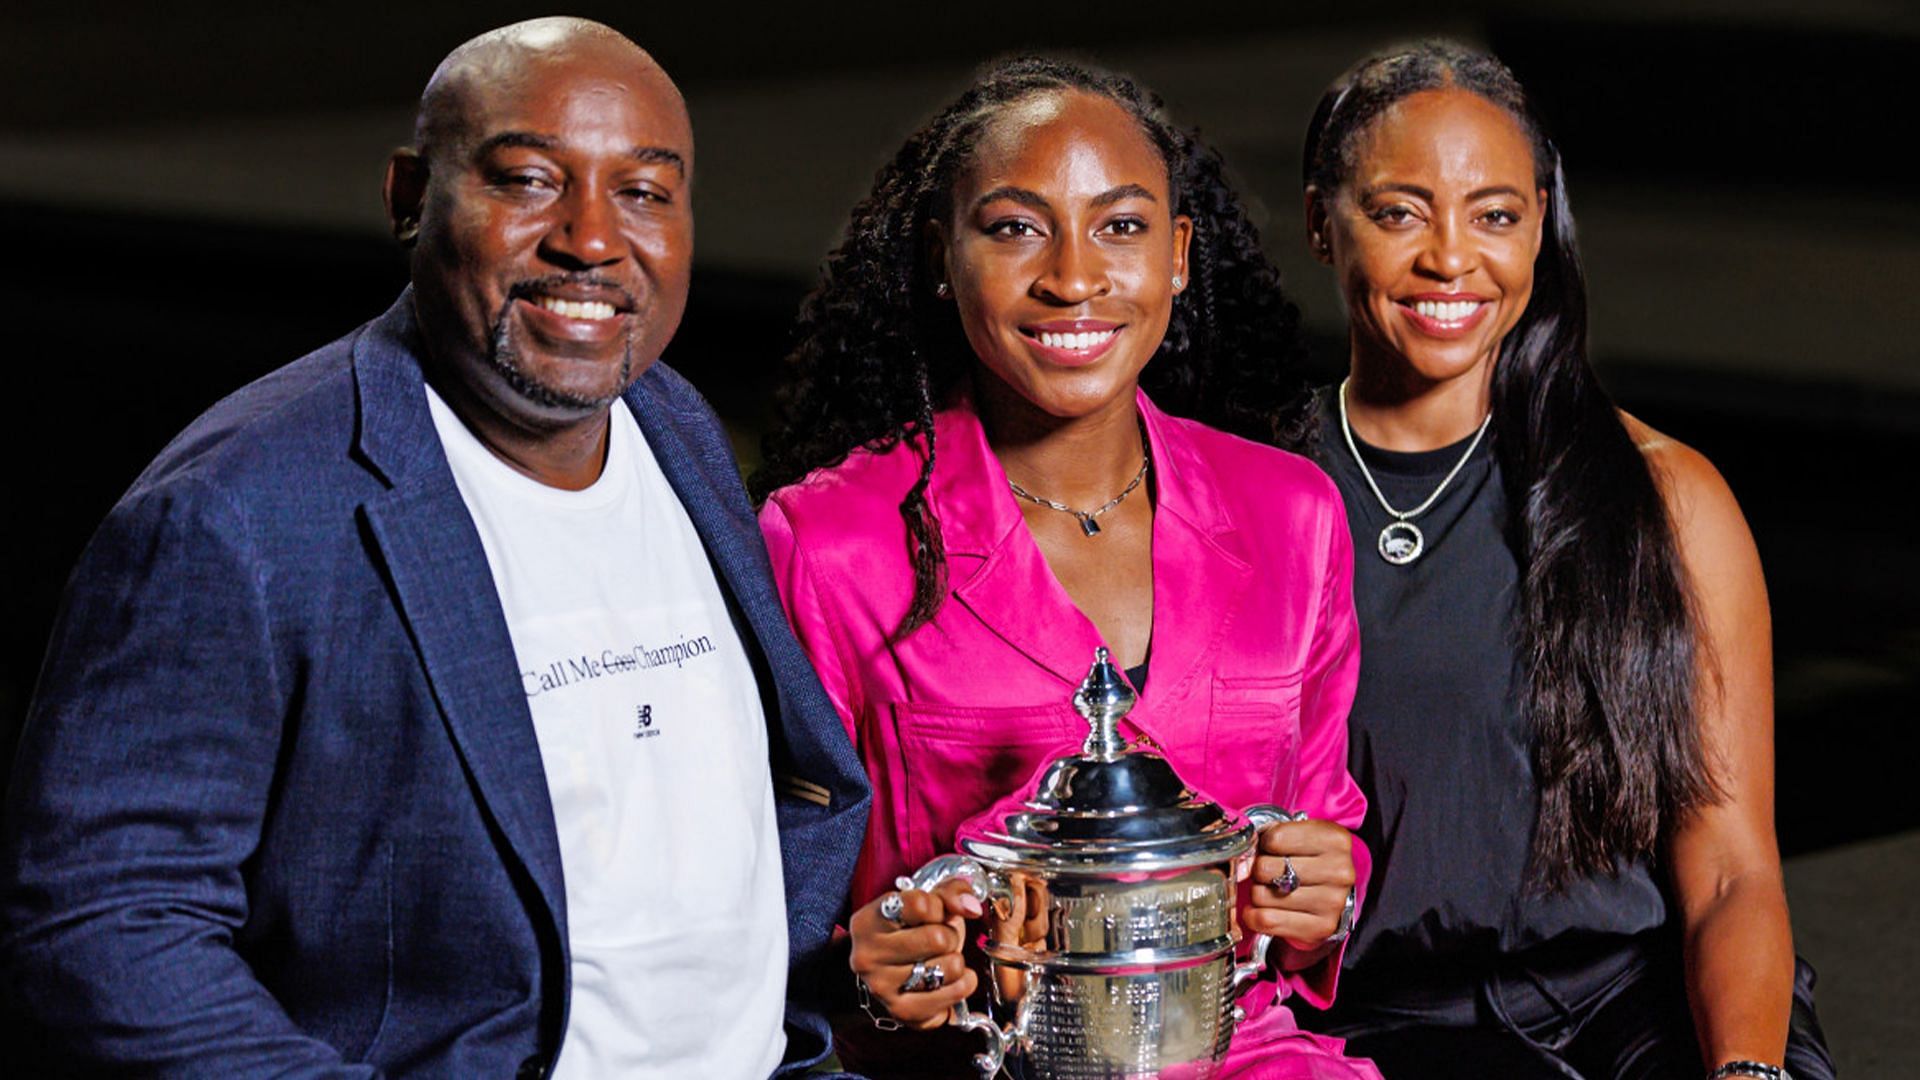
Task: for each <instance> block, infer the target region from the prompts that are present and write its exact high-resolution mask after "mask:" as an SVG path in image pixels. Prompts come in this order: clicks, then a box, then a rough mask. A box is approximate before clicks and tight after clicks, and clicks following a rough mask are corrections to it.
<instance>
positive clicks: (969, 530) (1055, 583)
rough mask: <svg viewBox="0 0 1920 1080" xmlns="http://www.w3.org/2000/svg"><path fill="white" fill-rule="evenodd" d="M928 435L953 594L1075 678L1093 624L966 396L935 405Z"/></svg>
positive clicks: (1009, 639)
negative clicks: (1039, 540) (1048, 554)
mask: <svg viewBox="0 0 1920 1080" xmlns="http://www.w3.org/2000/svg"><path fill="white" fill-rule="evenodd" d="M934 438H935V439H936V440H938V443H939V454H940V459H939V460H940V467H939V468H938V469H936V470H935V475H934V479H933V483H932V484H931V485H930V486H929V488H928V498H929V501H931V502H932V504H933V509H934V513H935V514H936V515H937V516H938V517H939V519H940V529H941V535H942V538H943V539H944V540H945V541H946V545H947V573H948V576H949V581H950V583H951V587H952V590H953V597H954V599H956V600H958V601H959V602H960V603H961V604H962V605H964V606H965V607H966V609H967V610H968V611H970V612H972V613H973V615H974V617H975V618H977V619H979V620H980V621H981V622H982V623H983V624H985V625H986V627H987V628H988V629H989V630H991V631H993V633H994V634H995V635H997V636H998V637H999V638H1000V639H1001V640H1002V641H1005V642H1006V643H1007V645H1008V646H1010V647H1011V648H1013V649H1014V650H1015V651H1016V652H1018V653H1020V654H1021V655H1022V656H1024V657H1026V658H1027V659H1028V660H1031V661H1032V662H1033V663H1035V664H1037V665H1039V666H1040V667H1042V668H1044V669H1046V670H1047V671H1049V672H1052V673H1053V674H1054V675H1055V676H1057V677H1058V678H1060V679H1061V680H1062V681H1063V682H1065V683H1067V684H1068V685H1070V686H1073V685H1078V684H1079V682H1080V680H1081V679H1083V678H1085V677H1086V674H1087V665H1088V664H1090V663H1091V662H1092V658H1093V650H1094V648H1095V647H1096V646H1098V645H1099V644H1100V635H1099V632H1098V631H1097V630H1095V629H1094V626H1093V623H1092V622H1091V621H1090V620H1088V618H1087V617H1086V616H1085V615H1083V614H1081V613H1080V609H1078V608H1076V607H1074V606H1073V602H1072V601H1071V600H1070V599H1068V597H1067V594H1066V590H1064V589H1062V588H1061V587H1060V582H1059V580H1058V579H1056V578H1055V577H1054V576H1053V570H1052V569H1051V568H1050V567H1048V566H1047V560H1046V558H1045V556H1043V555H1041V554H1040V548H1039V546H1038V545H1036V544H1035V543H1034V542H1033V537H1032V535H1031V534H1029V533H1028V532H1027V528H1026V523H1025V522H1024V521H1023V520H1021V517H1020V509H1019V507H1018V506H1016V505H1014V502H1013V497H1012V496H1011V495H1009V494H1008V492H1007V473H1006V470H1005V469H1003V468H1001V467H1000V459H999V458H996V457H994V456H993V451H992V450H991V449H990V448H988V446H987V436H986V432H985V431H984V430H982V428H981V427H980V419H979V417H978V416H976V415H975V414H974V412H973V408H972V406H971V404H970V403H968V402H966V401H962V402H961V403H960V404H958V405H956V406H954V407H953V408H950V409H947V410H945V411H944V412H941V413H940V414H939V415H938V416H937V417H936V418H935V420H934ZM949 465H951V468H949V467H948V466H949Z"/></svg>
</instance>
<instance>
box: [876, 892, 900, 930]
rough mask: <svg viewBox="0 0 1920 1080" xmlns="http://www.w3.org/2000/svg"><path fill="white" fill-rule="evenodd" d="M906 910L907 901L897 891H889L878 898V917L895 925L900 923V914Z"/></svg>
mask: <svg viewBox="0 0 1920 1080" xmlns="http://www.w3.org/2000/svg"><path fill="white" fill-rule="evenodd" d="M906 910H907V901H906V899H905V898H904V897H902V896H901V895H900V894H899V893H897V892H890V893H888V894H887V895H886V896H885V897H883V898H881V900H880V917H881V918H883V919H885V920H887V921H888V922H890V923H892V924H893V925H894V926H895V927H898V926H899V925H900V916H901V915H903V914H905V912H906Z"/></svg>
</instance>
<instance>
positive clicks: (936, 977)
mask: <svg viewBox="0 0 1920 1080" xmlns="http://www.w3.org/2000/svg"><path fill="white" fill-rule="evenodd" d="M946 984H947V972H946V969H945V968H941V967H937V966H936V967H928V966H927V962H926V961H925V960H915V961H914V962H913V970H912V971H910V972H908V973H907V981H906V982H903V983H901V984H900V992H901V993H903V994H918V993H921V992H923V991H927V990H938V989H940V988H941V987H942V986H945V985H946Z"/></svg>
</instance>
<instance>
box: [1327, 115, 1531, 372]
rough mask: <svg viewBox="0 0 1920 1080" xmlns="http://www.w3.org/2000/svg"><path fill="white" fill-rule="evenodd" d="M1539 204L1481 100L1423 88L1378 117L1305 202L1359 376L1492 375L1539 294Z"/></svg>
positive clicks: (1522, 149) (1507, 137) (1499, 123)
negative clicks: (1385, 367)
mask: <svg viewBox="0 0 1920 1080" xmlns="http://www.w3.org/2000/svg"><path fill="white" fill-rule="evenodd" d="M1544 198H1545V193H1544V192H1543V191H1541V190H1540V189H1539V188H1538V187H1537V186H1536V184H1535V182H1534V161H1533V149H1532V147H1531V146H1530V145H1529V143H1528V141H1527V136H1526V134H1525V132H1523V131H1522V130H1521V127H1520V125H1519V124H1518V123H1516V122H1515V121H1514V119H1513V118H1512V117H1511V116H1509V115H1508V114H1507V113H1506V111H1505V110H1503V109H1501V108H1500V107H1499V106H1497V105H1494V104H1493V103H1491V102H1489V101H1487V100H1486V99H1485V98H1482V97H1480V96H1478V95H1476V94H1473V93H1470V92H1467V91H1464V90H1457V89H1452V88H1446V89H1439V90H1426V91H1422V92H1420V93H1416V94H1411V95H1409V96H1407V97H1405V98H1403V99H1401V100H1400V101H1398V102H1396V103H1394V104H1393V105H1392V106H1390V107H1389V108H1388V109H1386V110H1385V111H1384V112H1382V113H1381V114H1380V116H1379V117H1378V118H1376V119H1375V120H1374V121H1373V122H1372V123H1371V124H1370V125H1369V126H1368V127H1367V129H1366V130H1365V131H1363V132H1361V133H1360V135H1359V141H1358V144H1357V146H1356V148H1355V153H1354V159H1353V167H1352V170H1351V174H1350V175H1349V176H1348V177H1347V178H1346V180H1345V182H1343V183H1342V184H1341V185H1340V187H1339V189H1338V190H1337V191H1334V192H1332V193H1331V194H1330V196H1329V195H1328V194H1327V193H1321V192H1317V191H1310V192H1309V228H1310V230H1311V231H1312V232H1313V233H1314V235H1315V237H1316V238H1317V240H1318V241H1319V243H1318V244H1317V245H1316V249H1315V250H1316V253H1317V254H1318V255H1319V256H1320V258H1321V259H1322V261H1326V262H1330V263H1331V264H1332V265H1333V268H1334V271H1335V273H1336V274H1337V275H1338V277H1339V281H1340V288H1341V292H1342V294H1343V296H1344V298H1345V301H1346V307H1347V319H1348V323H1349V326H1350V328H1351V333H1352V336H1353V349H1354V361H1355V364H1356V369H1358V368H1360V367H1364V366H1366V365H1367V364H1368V362H1369V361H1370V360H1372V361H1378V362H1382V363H1385V364H1393V363H1396V362H1397V363H1398V364H1399V365H1400V368H1399V369H1398V370H1395V371H1392V372H1388V371H1382V372H1380V373H1379V374H1380V375H1383V376H1386V377H1388V378H1390V379H1393V380H1395V381H1400V380H1405V379H1408V378H1409V377H1411V380H1412V381H1413V382H1414V383H1416V384H1423V383H1426V384H1430V383H1437V382H1444V381H1447V380H1451V379H1455V378H1458V377H1460V376H1463V375H1473V376H1475V377H1477V378H1481V379H1485V378H1487V377H1489V376H1490V375H1491V372H1492V364H1493V361H1494V360H1495V359H1496V358H1497V357H1498V356H1499V352H1500V343H1501V341H1502V340H1503V339H1505V337H1506V336H1507V333H1508V332H1509V331H1511V330H1512V329H1513V327H1514V325H1515V324H1516V323H1518V322H1519V321H1520V316H1521V315H1522V314H1523V313H1524V312H1525V311H1526V308H1527V301H1528V299H1529V298H1530V297H1531V296H1532V293H1533V264H1534V257H1535V256H1536V255H1538V254H1539V251H1540V236H1541V223H1542V220H1543V218H1544V210H1545V207H1544V205H1543V200H1544Z"/></svg>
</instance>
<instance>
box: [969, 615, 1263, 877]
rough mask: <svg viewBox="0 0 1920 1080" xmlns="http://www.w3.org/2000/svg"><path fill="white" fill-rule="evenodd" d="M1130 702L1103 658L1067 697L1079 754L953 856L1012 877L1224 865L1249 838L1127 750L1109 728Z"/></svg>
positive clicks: (972, 832)
mask: <svg viewBox="0 0 1920 1080" xmlns="http://www.w3.org/2000/svg"><path fill="white" fill-rule="evenodd" d="M1136 700H1137V698H1136V695H1135V694H1134V691H1133V688H1132V687H1131V686H1128V685H1127V683H1126V680H1124V679H1122V678H1121V677H1120V673H1119V672H1118V671H1117V670H1115V668H1114V666H1113V663H1112V661H1111V660H1110V659H1109V657H1108V654H1107V650H1106V649H1104V648H1102V649H1097V650H1095V652H1094V660H1093V667H1092V668H1091V669H1090V670H1089V671H1088V672H1087V677H1086V680H1085V681H1084V682H1082V683H1081V684H1080V687H1079V689H1077V690H1075V691H1074V694H1073V706H1074V708H1075V709H1076V710H1078V711H1079V713H1080V715H1081V716H1082V717H1084V718H1085V719H1086V721H1087V724H1088V728H1089V730H1088V734H1087V738H1086V741H1085V743H1083V744H1082V745H1081V747H1080V752H1079V753H1076V754H1067V755H1066V756H1063V757H1059V758H1056V759H1054V760H1053V761H1050V762H1048V763H1047V764H1046V765H1045V766H1043V767H1042V768H1041V769H1040V771H1039V773H1038V774H1037V775H1036V776H1035V778H1034V780H1033V781H1032V783H1030V784H1029V785H1028V786H1027V787H1026V788H1023V789H1020V790H1019V791H1016V792H1015V793H1014V794H1013V795H1012V796H1009V797H1008V798H1007V799H1004V800H1002V801H1001V802H1000V803H999V804H997V805H995V806H994V807H993V808H991V809H989V810H988V811H987V812H986V813H984V814H980V815H978V816H976V817H974V818H973V819H971V820H970V821H968V822H967V823H966V824H964V825H962V826H961V827H960V830H959V832H958V835H957V836H956V840H957V841H958V844H959V847H960V849H961V850H962V851H963V852H965V853H966V854H968V855H972V856H974V857H976V858H979V859H982V860H985V861H988V862H992V863H996V864H1000V865H1003V866H1010V867H1013V868H1033V869H1040V868H1047V869H1062V870H1072V871H1076V872H1082V873H1102V872H1128V871H1133V872H1142V871H1159V870H1171V869H1179V868H1184V867H1188V866H1197V865H1201V864H1204V863H1212V862H1217V861H1220V860H1222V859H1229V858H1232V857H1234V856H1236V855H1238V854H1240V853H1241V852H1243V851H1245V850H1246V848H1247V846H1248V845H1249V844H1250V843H1251V842H1252V834H1253V830H1252V829H1251V828H1250V827H1249V826H1247V825H1245V824H1244V823H1242V822H1241V821H1239V820H1238V819H1237V818H1236V817H1235V816H1234V815H1232V814H1229V813H1228V812H1226V811H1225V810H1223V809H1222V808H1221V807H1220V806H1219V804H1217V803H1215V802H1212V801H1210V800H1208V799H1207V798H1205V797H1204V796H1202V795H1201V794H1199V793H1198V792H1197V791H1195V790H1194V789H1193V788H1191V787H1189V786H1188V785H1187V783H1186V781H1184V780H1182V779H1181V778H1180V776H1179V774H1178V773H1176V772H1174V769H1173V766H1172V765H1171V764H1170V763H1168V761H1167V759H1166V758H1164V757H1161V756H1160V755H1159V754H1156V753H1154V752H1152V751H1151V750H1147V749H1144V748H1141V747H1136V746H1132V745H1130V744H1129V743H1128V742H1127V741H1126V740H1125V739H1124V738H1122V737H1121V736H1120V734H1119V732H1118V731H1117V730H1116V725H1117V724H1118V723H1119V721H1120V720H1121V719H1122V718H1124V717H1125V716H1126V715H1127V713H1128V712H1129V711H1130V710H1132V708H1133V706H1134V702H1135V701H1136Z"/></svg>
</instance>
